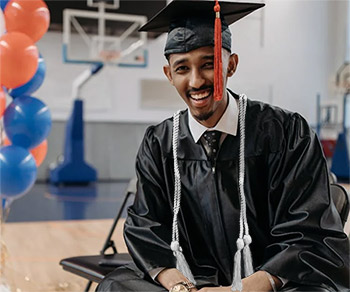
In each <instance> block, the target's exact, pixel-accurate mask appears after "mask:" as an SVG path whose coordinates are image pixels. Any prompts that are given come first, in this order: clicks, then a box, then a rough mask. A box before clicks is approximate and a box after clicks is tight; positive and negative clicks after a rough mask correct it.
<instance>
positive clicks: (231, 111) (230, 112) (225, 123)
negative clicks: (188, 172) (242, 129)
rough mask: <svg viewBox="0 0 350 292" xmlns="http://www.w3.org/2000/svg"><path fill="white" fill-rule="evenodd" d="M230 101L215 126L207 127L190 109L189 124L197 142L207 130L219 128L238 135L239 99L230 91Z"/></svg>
mask: <svg viewBox="0 0 350 292" xmlns="http://www.w3.org/2000/svg"><path fill="white" fill-rule="evenodd" d="M228 98H229V103H228V106H227V108H226V110H225V112H224V114H223V115H222V116H221V118H220V120H219V121H218V123H217V124H216V125H215V127H213V128H207V127H205V126H203V125H202V124H201V123H199V122H198V121H197V120H196V119H195V118H194V117H193V116H192V114H191V111H190V109H188V112H189V115H188V124H189V127H190V131H191V134H192V137H193V139H194V141H195V142H196V143H197V142H198V140H199V139H200V138H201V136H202V135H203V133H204V132H205V131H213V130H218V131H220V132H223V133H226V134H230V135H233V136H236V134H237V124H238V105H237V100H236V99H235V98H234V97H233V96H232V95H231V94H230V93H228Z"/></svg>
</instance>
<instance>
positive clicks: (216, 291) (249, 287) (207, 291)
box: [198, 271, 282, 292]
mask: <svg viewBox="0 0 350 292" xmlns="http://www.w3.org/2000/svg"><path fill="white" fill-rule="evenodd" d="M271 277H272V278H273V280H274V281H275V284H276V287H277V289H278V288H280V287H281V286H282V283H281V281H280V280H279V279H278V278H277V277H275V276H273V275H271ZM242 286H243V290H242V291H243V292H252V291H273V289H272V287H271V283H270V281H269V279H268V277H267V275H266V273H265V272H264V271H258V272H256V273H254V274H253V275H251V276H249V277H247V278H245V279H243V280H242ZM198 292H231V286H226V287H204V288H202V289H200V290H198Z"/></svg>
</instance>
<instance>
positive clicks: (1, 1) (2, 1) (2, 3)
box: [0, 0, 9, 11]
mask: <svg viewBox="0 0 350 292" xmlns="http://www.w3.org/2000/svg"><path fill="white" fill-rule="evenodd" d="M8 2H9V0H0V7H1V9H2V10H3V11H4V10H5V7H6V5H7V3H8Z"/></svg>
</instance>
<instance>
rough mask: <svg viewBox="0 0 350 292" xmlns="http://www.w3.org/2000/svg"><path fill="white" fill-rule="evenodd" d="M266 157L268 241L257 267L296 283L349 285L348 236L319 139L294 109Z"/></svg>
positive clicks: (336, 287)
mask: <svg viewBox="0 0 350 292" xmlns="http://www.w3.org/2000/svg"><path fill="white" fill-rule="evenodd" d="M284 131H285V133H284V137H286V138H285V139H283V142H282V146H281V148H280V151H277V152H276V153H272V154H270V156H269V158H268V160H269V161H268V165H269V169H268V177H269V193H268V200H269V202H268V203H269V223H270V230H271V232H270V238H271V241H270V242H271V244H269V245H268V246H267V247H266V249H265V255H264V257H265V259H264V261H263V262H264V264H263V265H262V266H261V267H260V269H262V270H266V271H268V272H269V273H271V274H274V275H278V276H279V277H281V278H284V279H287V280H288V281H292V282H295V283H299V284H305V285H315V286H320V285H321V286H322V285H324V286H325V287H328V288H329V287H332V288H333V289H335V290H336V291H340V290H341V291H344V290H346V291H348V290H349V239H348V238H347V236H346V235H345V234H344V232H343V227H342V223H341V219H340V217H339V214H338V212H337V210H336V208H335V206H334V203H333V201H332V199H331V196H330V189H329V181H328V170H327V164H326V161H325V158H324V156H323V152H322V149H321V146H320V143H319V141H318V139H317V137H316V135H315V133H314V132H313V131H312V130H311V129H310V127H309V126H308V124H307V122H306V121H305V120H304V119H303V118H302V117H301V116H300V115H298V114H293V115H292V117H291V119H290V121H289V123H288V125H287V126H286V130H284Z"/></svg>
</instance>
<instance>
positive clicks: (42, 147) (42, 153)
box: [29, 139, 47, 167]
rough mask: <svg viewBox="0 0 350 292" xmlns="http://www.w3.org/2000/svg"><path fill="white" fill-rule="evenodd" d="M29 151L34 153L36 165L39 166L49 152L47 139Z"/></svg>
mask: <svg viewBox="0 0 350 292" xmlns="http://www.w3.org/2000/svg"><path fill="white" fill-rule="evenodd" d="M29 152H30V153H31V154H32V155H33V157H34V159H35V163H36V166H37V167H39V166H40V165H41V164H42V163H43V161H44V159H45V157H46V154H47V140H46V139H45V140H44V141H43V142H41V143H40V144H39V145H38V146H36V147H34V148H33V149H30V151H29Z"/></svg>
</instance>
